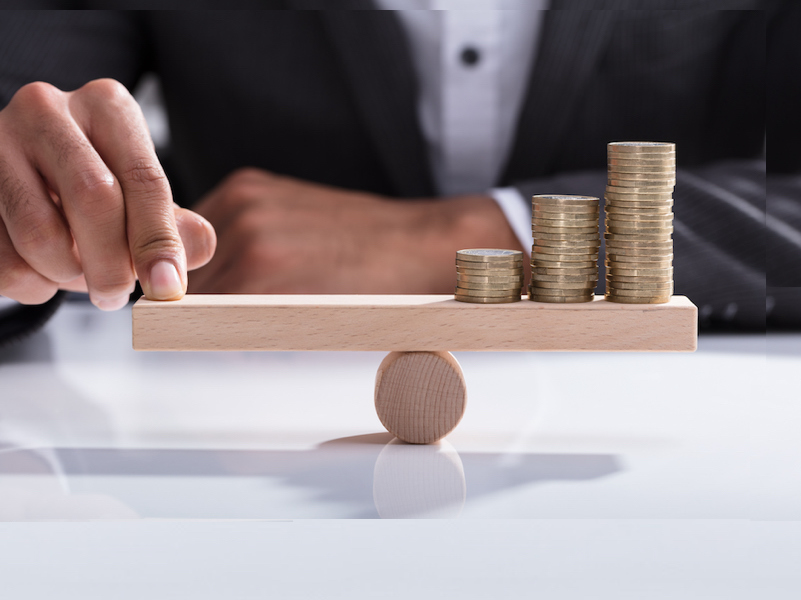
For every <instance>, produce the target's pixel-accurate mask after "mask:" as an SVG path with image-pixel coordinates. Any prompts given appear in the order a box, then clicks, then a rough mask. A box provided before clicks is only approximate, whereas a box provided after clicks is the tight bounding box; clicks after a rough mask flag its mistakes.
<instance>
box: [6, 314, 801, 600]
mask: <svg viewBox="0 0 801 600" xmlns="http://www.w3.org/2000/svg"><path fill="white" fill-rule="evenodd" d="M456 356H457V358H458V360H459V361H460V363H461V366H462V369H463V370H464V373H465V378H466V380H467V385H468V408H467V413H466V415H465V418H464V420H463V421H462V423H461V424H460V425H459V427H457V429H456V430H455V431H454V432H453V433H452V434H451V435H450V436H449V437H448V438H447V439H446V440H445V441H443V442H441V443H440V444H439V445H435V446H411V445H405V444H400V443H397V442H396V441H393V440H392V438H391V436H389V435H388V434H387V433H386V432H384V430H383V429H382V427H381V424H380V423H379V421H378V418H377V417H376V415H375V412H374V409H373V406H372V401H373V398H372V394H373V383H374V378H375V371H376V369H377V367H378V364H379V363H380V361H381V359H382V358H383V354H381V353H373V352H365V353H356V352H340V353H335V352H322V353H267V352H265V353H166V352H165V353H159V352H156V353H137V352H134V351H133V350H132V349H131V314H130V307H128V308H127V309H124V310H122V311H119V312H117V313H111V314H106V313H101V312H99V311H97V310H95V309H93V308H92V307H90V306H88V305H86V304H83V303H76V302H73V303H69V304H67V305H66V306H65V307H64V308H62V310H60V311H59V313H58V314H57V315H56V316H55V318H54V319H53V320H52V321H51V322H50V323H49V324H48V325H47V326H46V328H45V329H44V330H43V331H42V332H40V333H38V334H36V335H35V336H33V337H31V338H29V339H28V340H26V341H24V342H23V343H20V344H17V345H15V346H10V347H6V348H3V349H0V597H6V596H4V594H3V590H11V591H12V592H13V593H12V594H11V595H9V596H7V597H9V598H14V599H16V598H95V597H97V598H143V597H152V598H187V597H191V598H220V597H227V598H251V597H252V598H265V597H275V598H296V597H297V598H305V597H330V598H339V597H342V598H408V597H412V596H416V597H418V598H428V597H436V598H472V597H481V598H489V597H496V598H511V597H541V598H559V599H561V598H571V599H572V598H638V599H642V598H648V599H651V598H660V599H661V598H699V599H700V598H704V599H707V598H726V599H732V598H756V597H762V598H771V599H773V598H795V597H797V594H798V592H799V590H801V575H799V574H798V569H797V565H798V564H799V561H801V521H799V519H801V469H800V468H799V466H798V465H799V464H801V443H799V442H798V431H799V425H801V403H800V401H799V393H798V388H799V384H798V380H799V379H798V373H799V372H801V336H799V335H776V336H768V337H767V338H766V337H765V336H746V335H742V336H713V337H703V336H702V337H701V338H700V340H699V349H698V351H697V352H696V353H693V354H661V353H654V354H638V353H635V354H630V353H617V354H612V353H609V354H603V353H602V354H597V353H587V354H582V353H457V354H456Z"/></svg>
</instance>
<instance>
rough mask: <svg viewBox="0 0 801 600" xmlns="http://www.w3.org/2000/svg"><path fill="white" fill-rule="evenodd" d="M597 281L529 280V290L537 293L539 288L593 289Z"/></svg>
mask: <svg viewBox="0 0 801 600" xmlns="http://www.w3.org/2000/svg"><path fill="white" fill-rule="evenodd" d="M597 284H598V281H582V282H567V281H535V280H532V281H531V286H530V287H529V289H530V290H533V291H536V292H537V293H539V291H540V290H571V291H572V290H594V289H595V286H596V285H597Z"/></svg>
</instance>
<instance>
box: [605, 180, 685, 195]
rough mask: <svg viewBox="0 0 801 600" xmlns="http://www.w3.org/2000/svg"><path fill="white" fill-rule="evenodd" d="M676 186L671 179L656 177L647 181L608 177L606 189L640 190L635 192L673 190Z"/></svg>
mask: <svg viewBox="0 0 801 600" xmlns="http://www.w3.org/2000/svg"><path fill="white" fill-rule="evenodd" d="M674 187H676V182H675V181H671V180H670V179H654V180H648V181H645V180H641V179H620V178H615V179H612V178H611V177H610V178H607V180H606V190H607V191H609V192H618V193H620V192H619V190H616V189H610V188H624V189H632V190H639V191H638V192H633V193H640V192H642V193H649V192H650V193H655V192H662V191H669V192H672V191H673V188H674ZM624 193H625V192H624Z"/></svg>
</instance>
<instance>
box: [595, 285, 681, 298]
mask: <svg viewBox="0 0 801 600" xmlns="http://www.w3.org/2000/svg"><path fill="white" fill-rule="evenodd" d="M606 293H607V294H611V295H613V296H634V297H648V296H672V295H673V285H669V286H668V287H667V288H664V289H651V290H648V289H637V290H630V289H623V288H619V287H610V286H609V284H608V283H607V285H606Z"/></svg>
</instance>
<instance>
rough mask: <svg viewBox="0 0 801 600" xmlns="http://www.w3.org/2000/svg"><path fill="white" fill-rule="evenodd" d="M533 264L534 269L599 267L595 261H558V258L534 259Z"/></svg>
mask: <svg viewBox="0 0 801 600" xmlns="http://www.w3.org/2000/svg"><path fill="white" fill-rule="evenodd" d="M531 266H532V268H534V269H538V268H539V269H593V268H594V269H597V268H598V263H596V262H595V261H591V260H588V261H582V262H578V261H577V262H570V261H556V260H542V259H539V258H538V259H532V262H531Z"/></svg>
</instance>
